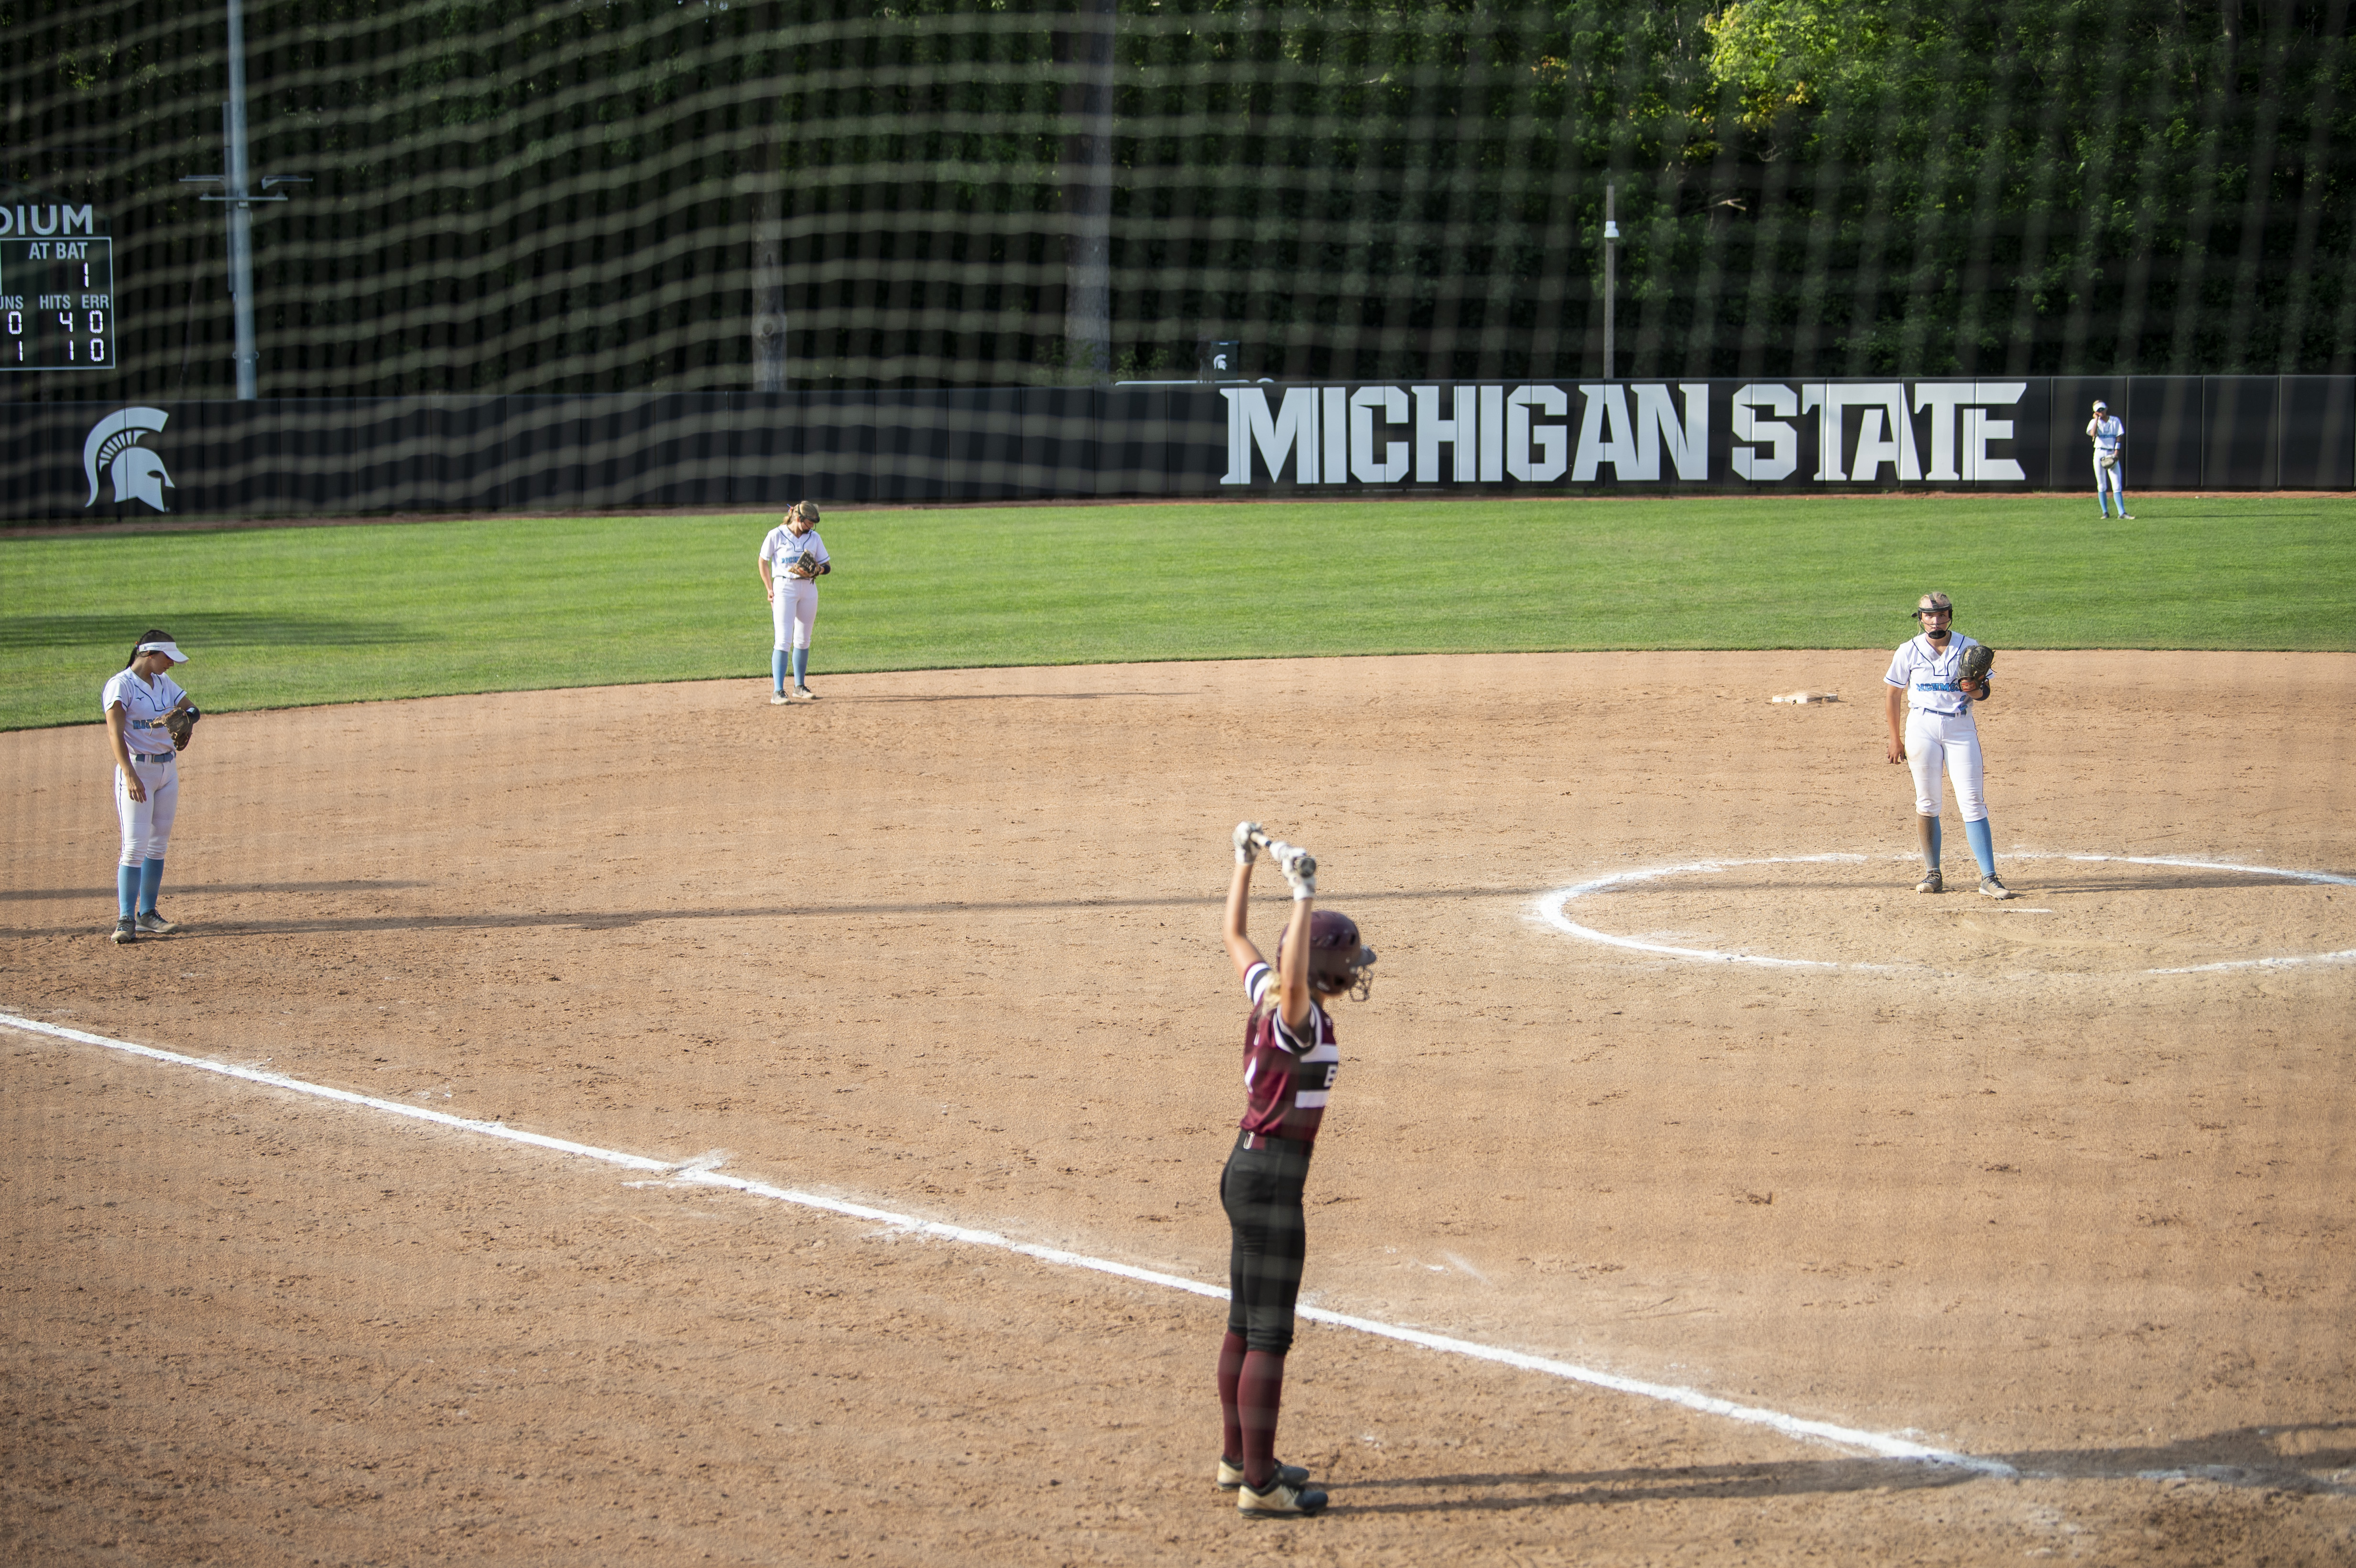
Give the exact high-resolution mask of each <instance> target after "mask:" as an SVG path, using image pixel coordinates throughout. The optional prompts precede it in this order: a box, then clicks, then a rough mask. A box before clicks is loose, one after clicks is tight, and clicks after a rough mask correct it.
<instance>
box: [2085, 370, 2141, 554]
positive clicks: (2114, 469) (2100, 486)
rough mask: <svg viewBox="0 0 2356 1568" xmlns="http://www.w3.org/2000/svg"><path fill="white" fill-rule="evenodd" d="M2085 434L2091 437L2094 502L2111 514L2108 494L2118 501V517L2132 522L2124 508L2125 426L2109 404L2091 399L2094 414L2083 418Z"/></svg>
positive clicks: (2125, 504)
mask: <svg viewBox="0 0 2356 1568" xmlns="http://www.w3.org/2000/svg"><path fill="white" fill-rule="evenodd" d="M2086 433H2087V434H2088V435H2090V436H2092V437H2094V501H2095V504H2096V505H2098V506H2100V507H2102V508H2103V516H2104V517H2109V516H2110V515H2111V497H2112V496H2117V497H2118V502H2119V517H2120V520H2121V521H2123V522H2129V523H2132V522H2134V521H2135V516H2134V514H2133V513H2131V512H2129V511H2128V510H2127V427H2126V425H2125V424H2124V423H2122V422H2121V421H2120V420H2119V417H2118V416H2117V415H2116V414H2114V413H2113V412H2111V405H2110V404H2108V403H2106V402H2104V401H2103V400H2102V399H2100V398H2096V399H2095V400H2094V418H2093V419H2090V420H2088V421H2086Z"/></svg>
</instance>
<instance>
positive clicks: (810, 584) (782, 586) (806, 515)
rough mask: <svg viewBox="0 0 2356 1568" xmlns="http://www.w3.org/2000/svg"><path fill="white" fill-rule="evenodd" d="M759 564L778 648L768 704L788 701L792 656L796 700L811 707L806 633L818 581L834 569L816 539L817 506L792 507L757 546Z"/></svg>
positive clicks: (813, 695) (772, 657)
mask: <svg viewBox="0 0 2356 1568" xmlns="http://www.w3.org/2000/svg"><path fill="white" fill-rule="evenodd" d="M805 557H808V558H809V560H810V564H809V565H807V566H805V565H803V564H802V562H803V559H804V558H805ZM757 559H758V560H759V562H760V567H761V586H762V587H763V588H764V589H766V591H767V592H768V595H769V619H770V621H771V622H772V623H773V624H774V625H775V626H776V634H777V635H776V647H775V648H773V649H772V650H771V651H770V654H769V679H770V684H771V685H772V686H773V687H774V688H775V689H774V690H773V691H771V693H770V694H769V700H770V702H772V703H779V702H784V701H786V700H787V697H786V660H787V654H788V653H790V654H791V656H792V658H793V671H794V696H796V697H798V698H800V699H802V700H803V701H805V702H815V701H817V700H818V693H817V692H815V691H812V690H811V689H810V688H809V649H810V628H811V627H813V626H815V625H816V624H818V580H819V578H821V577H824V576H825V575H826V574H827V573H828V572H830V571H833V570H834V567H833V564H832V563H831V562H830V560H828V558H827V553H826V541H825V540H824V539H819V537H818V504H817V503H816V502H814V501H797V502H795V503H794V504H793V507H792V508H791V509H790V510H788V511H787V513H786V520H785V521H784V522H782V523H780V524H778V525H777V526H776V528H771V529H770V530H769V537H768V538H766V539H763V540H762V541H761V551H760V555H759V557H758V558H757ZM789 627H790V628H791V638H790V640H788V637H787V629H788V628H789Z"/></svg>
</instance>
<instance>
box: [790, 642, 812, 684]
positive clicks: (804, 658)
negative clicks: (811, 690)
mask: <svg viewBox="0 0 2356 1568" xmlns="http://www.w3.org/2000/svg"><path fill="white" fill-rule="evenodd" d="M794 684H795V685H796V686H805V685H808V684H809V649H808V648H796V649H795V650H794Z"/></svg>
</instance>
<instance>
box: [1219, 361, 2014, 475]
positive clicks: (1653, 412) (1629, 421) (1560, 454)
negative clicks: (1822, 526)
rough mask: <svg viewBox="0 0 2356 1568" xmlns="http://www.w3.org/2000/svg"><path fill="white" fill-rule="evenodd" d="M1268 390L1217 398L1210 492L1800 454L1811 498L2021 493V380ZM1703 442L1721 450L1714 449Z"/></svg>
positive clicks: (1792, 467) (1675, 470) (1747, 461)
mask: <svg viewBox="0 0 2356 1568" xmlns="http://www.w3.org/2000/svg"><path fill="white" fill-rule="evenodd" d="M2028 389H2029V383H2028V382H2027V381H2021V380H2015V381H1979V380H1969V381H1957V380H1948V381H1915V382H1906V381H1864V382H1859V381H1841V382H1833V381H1802V382H1784V381H1752V382H1749V383H1746V384H1743V385H1740V386H1732V385H1730V384H1728V383H1723V382H1709V381H1681V382H1677V383H1675V384H1674V385H1672V384H1671V383H1668V382H1652V381H1637V382H1620V381H1604V382H1575V383H1569V384H1557V383H1549V382H1533V383H1523V384H1520V385H1511V384H1505V383H1497V384H1490V385H1461V384H1451V385H1433V386H1390V385H1380V384H1377V385H1370V386H1355V387H1354V386H1347V385H1344V386H1338V387H1299V386H1295V387H1285V388H1282V389H1274V390H1275V391H1276V392H1277V396H1278V398H1279V401H1278V403H1277V405H1276V406H1275V407H1274V408H1273V409H1271V408H1270V407H1269V393H1270V391H1271V389H1270V388H1269V387H1266V386H1245V387H1223V388H1221V389H1219V393H1220V396H1221V397H1222V398H1224V399H1225V400H1226V411H1227V466H1226V473H1225V474H1224V475H1221V478H1220V483H1221V484H1223V485H1258V484H1265V483H1270V482H1273V483H1275V484H1278V485H1282V484H1284V483H1286V482H1287V479H1286V474H1287V469H1288V467H1289V468H1290V483H1292V484H1294V485H1346V484H1350V483H1353V482H1355V483H1357V484H1359V485H1397V484H1402V483H1411V484H1416V485H1439V484H1448V483H1455V484H1481V485H1501V484H1509V483H1511V484H1530V485H1559V484H1562V483H1565V482H1566V481H1567V482H1568V483H1569V484H1571V485H1592V484H1597V483H1599V482H1601V480H1602V478H1603V475H1604V474H1605V471H1607V470H1609V471H1610V474H1611V476H1612V479H1613V480H1615V481H1617V482H1620V483H1631V482H1634V483H1644V484H1655V483H1660V482H1662V481H1664V480H1668V479H1671V478H1672V476H1674V480H1675V481H1677V482H1684V483H1691V484H1707V483H1709V482H1711V481H1713V480H1720V481H1722V479H1723V478H1724V477H1725V476H1726V475H1731V476H1733V477H1734V478H1737V479H1741V480H1748V481H1750V482H1751V483H1753V484H1761V485H1772V484H1779V483H1783V482H1786V481H1789V480H1792V479H1793V478H1794V476H1795V475H1798V474H1800V473H1801V471H1802V468H1803V463H1804V457H1806V456H1810V455H1813V457H1814V459H1815V463H1814V466H1813V469H1812V470H1811V471H1810V472H1809V474H1808V478H1809V480H1810V481H1812V482H1814V483H1815V484H1819V485H1823V484H1832V485H1877V484H1889V483H1893V482H1894V483H1900V484H1922V483H1932V484H1938V483H1951V484H1965V485H1985V484H2001V485H2023V484H2026V482H2027V480H2028V475H2027V472H2026V471H2025V470H2024V468H2023V467H2022V465H2021V464H2020V463H2019V461H2018V459H2017V458H2016V456H2015V455H2014V454H2013V453H2012V451H2011V450H2010V449H2011V447H2012V443H2014V441H2015V440H2016V439H2017V438H2016V432H2015V428H2014V426H2015V421H2014V420H2013V419H2012V418H2011V417H2010V415H2011V414H2012V412H2013V411H2014V410H2015V408H2016V406H2017V405H2019V403H2020V401H2021V399H2022V395H2023V393H2024V392H2026V391H2027V390H2028ZM1574 397H1575V398H1576V399H1577V410H1578V412H1577V419H1576V424H1575V427H1574V423H1573V421H1572V418H1571V414H1572V409H1573V399H1574ZM1720 405H1722V409H1723V413H1722V417H1720V418H1713V414H1714V413H1716V412H1718V409H1719V406H1720ZM1811 415H1812V416H1813V417H1812V418H1811V417H1806V416H1811ZM1574 428H1575V431H1576V434H1575V436H1574V433H1573V432H1574ZM1714 429H1722V430H1724V431H1725V432H1727V437H1728V439H1727V441H1726V442H1725V443H1723V444H1722V445H1721V446H1720V447H1719V448H1716V449H1714V448H1713V446H1712V443H1711V432H1712V431H1713V430H1714ZM1402 438H1404V439H1402ZM1442 448H1446V449H1447V452H1448V457H1447V459H1446V460H1445V461H1443V460H1442V458H1441V456H1440V452H1441V449H1442ZM1714 450H1716V451H1718V452H1719V453H1721V454H1722V461H1723V467H1719V466H1718V465H1717V464H1713V461H1712V454H1713V451H1714ZM1925 453H1927V454H1928V457H1929V462H1928V464H1927V465H1926V464H1925V463H1924V461H1923V458H1924V454H1925ZM1714 470H1715V471H1714Z"/></svg>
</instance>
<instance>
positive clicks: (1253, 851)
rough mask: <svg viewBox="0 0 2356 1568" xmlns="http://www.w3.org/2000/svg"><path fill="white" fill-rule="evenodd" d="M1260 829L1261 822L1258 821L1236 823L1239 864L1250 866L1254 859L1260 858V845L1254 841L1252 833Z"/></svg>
mask: <svg viewBox="0 0 2356 1568" xmlns="http://www.w3.org/2000/svg"><path fill="white" fill-rule="evenodd" d="M1258 831H1259V824H1258V823H1257V822H1238V823H1237V824H1236V864H1237V865H1238V866H1248V865H1250V864H1251V863H1252V862H1253V861H1254V860H1257V859H1259V846H1258V845H1257V844H1255V843H1253V842H1252V835H1253V834H1255V833H1258Z"/></svg>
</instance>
